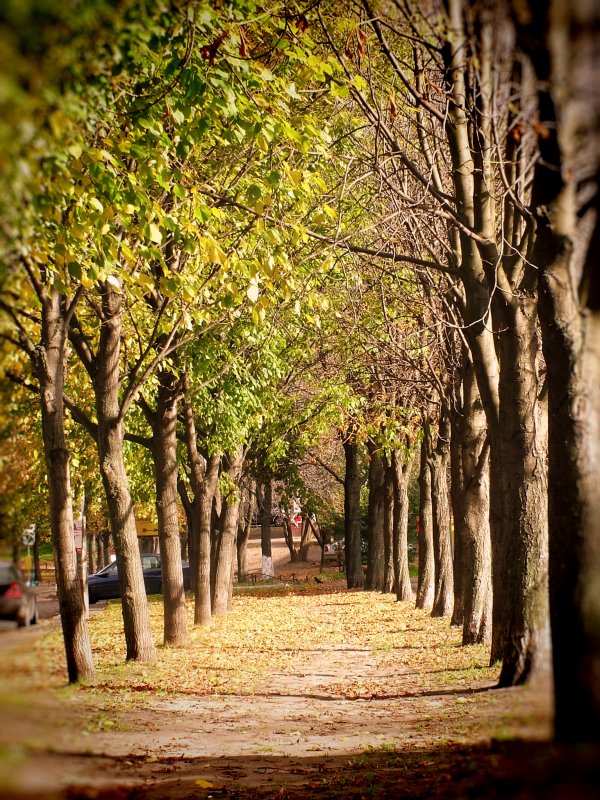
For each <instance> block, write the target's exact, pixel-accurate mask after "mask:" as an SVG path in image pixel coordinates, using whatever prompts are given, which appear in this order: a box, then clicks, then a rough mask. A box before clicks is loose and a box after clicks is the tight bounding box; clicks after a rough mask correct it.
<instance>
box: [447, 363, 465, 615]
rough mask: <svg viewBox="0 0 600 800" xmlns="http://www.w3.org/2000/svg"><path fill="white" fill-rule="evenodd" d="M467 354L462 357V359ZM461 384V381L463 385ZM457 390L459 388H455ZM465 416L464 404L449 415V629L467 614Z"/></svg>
mask: <svg viewBox="0 0 600 800" xmlns="http://www.w3.org/2000/svg"><path fill="white" fill-rule="evenodd" d="M465 356H466V354H464V355H463V359H464V357H465ZM461 383H462V381H461ZM456 388H458V387H456ZM463 416H464V410H463V408H462V404H460V405H459V408H458V409H456V410H455V409H453V410H452V412H451V414H450V503H451V507H452V543H453V545H454V559H453V564H452V570H453V574H454V607H453V609H452V619H451V620H450V625H452V626H461V627H462V625H463V623H464V614H465V608H464V606H465V597H464V595H465V591H466V585H465V581H467V580H468V577H467V575H466V574H465V568H466V564H465V541H464V537H465V534H464V530H463V526H462V525H461V520H462V517H463V499H464V475H463V463H462V442H461V422H462V417H463Z"/></svg>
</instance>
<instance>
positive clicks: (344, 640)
mask: <svg viewBox="0 0 600 800" xmlns="http://www.w3.org/2000/svg"><path fill="white" fill-rule="evenodd" d="M315 588H316V587H315ZM108 619H109V618H108V617H103V615H102V614H99V615H97V616H96V617H95V619H94V620H93V623H92V633H94V626H102V625H105V626H106V625H107V624H108ZM220 625H221V629H220V630H215V629H211V630H210V631H208V632H206V631H204V632H202V633H201V634H199V636H200V638H198V639H197V640H196V642H195V644H194V646H193V648H192V649H193V650H194V649H195V650H197V651H199V650H202V653H203V654H206V657H207V658H208V661H207V665H208V666H206V667H202V669H203V670H205V671H208V672H211V671H212V672H214V671H216V667H215V668H212V667H211V663H214V664H217V663H218V664H220V666H219V667H218V670H219V673H220V674H221V675H222V678H223V683H222V688H221V689H220V690H219V693H215V692H213V693H210V694H205V693H196V692H194V690H193V688H190V686H192V687H193V682H192V683H191V684H190V683H189V682H186V683H185V685H184V682H183V681H182V682H181V683H180V685H179V686H173V687H172V690H169V688H168V684H163V683H161V682H160V681H161V680H162V677H161V674H160V669H161V668H160V666H159V667H158V668H157V670H156V675H154V678H149V679H148V680H150V679H152V680H155V681H156V683H155V689H154V691H148V690H147V688H148V687H147V685H144V686H140V687H139V689H140V691H138V692H137V693H136V691H135V689H136V687H130V689H129V690H128V691H122V690H121V689H119V688H118V687H117V688H114V689H111V688H110V687H107V688H106V690H101V691H98V690H97V689H95V690H78V691H77V690H59V691H57V692H56V691H55V692H47V691H46V692H43V691H39V690H38V691H36V692H35V693H33V694H31V697H32V698H34V699H35V703H34V704H33V705H32V706H30V707H28V708H26V707H24V706H23V705H21V713H20V718H19V719H18V722H17V723H16V724H13V726H12V727H11V728H8V727H7V725H6V724H5V722H6V720H4V719H3V714H6V713H8V714H9V715H11V711H12V712H14V710H15V709H14V707H13V708H12V709H11V707H10V702H9V703H8V705H7V704H5V703H2V708H3V709H4V710H3V711H0V749H2V748H4V751H5V753H6V752H8V753H9V756H10V748H11V746H13V745H11V742H14V741H15V740H16V741H18V742H19V743H20V744H19V748H20V749H19V752H18V758H12V759H11V758H10V757H9V758H8V760H7V759H5V767H6V766H7V765H8V769H6V768H5V770H4V773H2V772H1V771H0V794H2V791H1V790H4V793H3V794H2V796H3V797H5V796H6V797H10V796H11V794H10V792H14V793H16V791H17V789H19V791H20V792H21V795H20V796H23V795H22V792H25V793H26V795H27V796H29V797H36V798H39V800H50V799H51V798H52V800H54V798H63V797H73V796H77V797H90V798H91V797H93V796H94V797H103V792H108V791H110V794H107V795H106V797H107V798H108V797H109V796H110V797H111V798H113V797H120V798H125V797H131V798H133V797H135V798H136V799H137V798H147V800H150V799H152V800H157V799H158V798H163V797H165V798H166V797H169V798H170V799H171V800H178V798H181V800H183V798H189V797H193V798H195V800H197V798H204V797H207V798H208V797H209V796H212V797H217V796H228V797H239V798H242V797H244V798H250V797H259V796H260V797H262V796H270V794H269V791H270V789H269V787H272V790H273V792H279V791H281V792H284V794H280V795H279V796H281V797H285V796H289V797H304V796H306V797H312V796H321V795H318V794H317V790H318V789H319V791H321V790H323V791H331V792H333V794H323V795H322V796H323V797H325V796H327V797H345V796H346V795H345V794H343V791H344V790H343V788H342V786H341V785H340V781H341V783H342V784H343V783H344V780H345V779H346V778H347V779H348V780H349V781H350V783H349V784H348V785H349V786H350V787H351V786H352V785H354V784H356V783H357V781H358V784H357V785H360V782H361V781H363V783H364V781H365V780H367V781H369V780H370V781H371V784H369V785H371V796H376V797H388V796H389V797H393V796H397V795H394V794H393V793H392V794H386V793H385V789H384V788H383V789H381V792H383V793H380V794H377V793H376V792H375V794H373V791H374V789H373V786H374V784H373V780H374V779H373V778H372V777H371V778H368V777H367V778H365V775H367V776H368V775H370V774H371V772H369V770H368V769H367V770H366V769H365V764H367V762H368V763H369V764H371V766H372V764H373V763H375V761H377V763H378V764H379V766H378V767H377V774H378V776H379V777H377V780H378V781H380V782H381V781H383V783H381V785H382V786H385V780H383V779H382V778H381V775H382V774H387V775H388V778H389V776H390V774H391V773H390V772H389V770H390V769H391V770H392V771H394V770H395V771H396V773H399V774H400V773H402V774H404V772H405V771H406V769H407V764H408V763H409V761H410V759H413V760H414V759H415V758H416V759H417V761H416V762H415V764H416V765H417V770H420V773H419V774H421V775H423V774H424V770H425V768H424V767H423V766H419V764H421V762H422V763H423V764H427V763H429V764H433V763H434V761H432V760H431V759H432V758H433V759H434V760H435V759H436V758H438V755H437V754H439V753H442V752H445V753H446V754H448V753H450V751H451V750H452V748H457V747H458V748H468V749H470V750H472V748H473V747H475V748H477V747H483V748H484V749H487V750H489V746H490V742H491V741H492V740H493V739H494V738H496V739H499V738H512V737H514V736H520V737H524V738H526V739H536V738H537V739H539V738H542V739H545V738H547V737H548V736H549V731H550V729H549V722H550V716H549V697H548V691H547V687H542V688H541V689H540V690H538V691H533V690H531V689H515V690H493V689H492V686H493V685H494V676H493V674H492V673H491V672H490V671H489V670H487V669H486V668H485V667H484V666H483V664H482V663H481V652H480V653H475V651H473V650H469V651H465V649H464V648H458V647H457V642H458V633H457V632H456V631H451V630H450V629H449V627H448V623H447V620H439V619H438V620H431V618H430V617H429V616H428V615H427V614H426V613H425V612H422V611H417V610H415V609H414V608H413V607H412V605H411V604H408V603H403V604H398V603H395V602H394V600H393V598H391V597H389V596H385V597H384V596H381V595H376V594H372V593H361V592H358V593H350V592H336V593H331V594H319V595H315V594H313V595H307V596H289V597H270V598H269V597H267V598H265V597H262V596H256V592H255V593H254V596H252V597H244V598H240V599H239V600H237V601H236V602H235V604H234V609H233V611H232V612H231V614H230V616H229V617H227V618H226V619H225V620H221V621H220ZM225 632H227V636H228V638H226V639H225V638H224V634H225ZM474 653H475V655H473V654H474ZM167 655H168V656H169V657H170V658H175V657H176V656H173V655H172V653H167V654H165V656H167ZM223 658H225V660H224V661H223ZM219 659H220V660H219ZM478 659H479V661H478ZM258 662H260V664H262V665H264V664H266V665H267V668H266V669H263V668H262V667H261V668H259V669H257V670H254V669H253V665H254V664H255V663H258ZM169 663H171V662H169ZM224 664H229V665H230V667H229V670H230V674H229V675H228V674H227V672H228V668H227V667H224V666H223V665H224ZM259 666H260V665H259ZM30 668H31V667H30ZM0 669H1V670H2V671H1V672H0V677H5V676H6V674H7V672H6V669H7V665H6V663H5V662H3V661H0ZM198 676H199V677H198V685H199V686H200V684H201V680H200V670H199V671H198ZM188 679H189V676H187V678H186V681H187V680H188ZM132 689H133V691H132ZM12 717H13V719H14V718H15V717H14V713H13V714H12ZM49 721H51V724H49ZM7 734H8V735H7ZM401 757H402V759H404V760H403V761H402V767H399V766H398V764H399V762H398V759H400V758H401ZM449 757H450V756H449V755H447V758H449ZM382 758H383V759H387V761H386V764H387V766H385V767H384V766H383V765H382V764H380V763H379V762H380V760H381V759H382ZM470 758H471V761H472V760H473V759H472V754H471V756H470ZM365 759H366V761H365ZM378 759H379V760H378ZM407 759H408V761H407ZM418 759H421V761H419V760H418ZM410 763H413V762H412V761H410ZM367 766H368V764H367ZM386 769H387V770H388V772H387V773H385V770H386ZM403 770H404V772H403ZM425 771H426V770H425ZM394 774H395V773H394ZM350 776H353V777H352V779H351V780H350ZM389 779H390V780H391V778H389ZM399 779H400V778H399V777H398V775H396V774H395V777H394V785H397V784H398V780H399ZM407 780H408V778H407ZM411 780H413V782H414V780H416V778H415V777H414V776H413V778H412V779H411ZM334 785H335V786H337V788H335V786H334ZM319 787H320V788H319ZM332 787H334V788H332ZM115 791H118V792H119V793H120V794H117V795H115V794H114V792H115ZM390 791H391V790H390ZM74 792H76V794H74ZM215 792H217V794H216V793H215ZM294 792H296V793H297V794H294ZM218 793H220V795H219V794H218ZM265 793H266V794H265ZM285 793H287V794H285ZM14 796H17V795H16V794H14ZM273 796H275V794H274V795H273ZM348 796H349V797H354V796H357V797H360V796H361V795H360V794H358V795H356V794H354V795H352V794H350V795H348Z"/></svg>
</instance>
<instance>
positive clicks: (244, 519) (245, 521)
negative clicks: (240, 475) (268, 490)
mask: <svg viewBox="0 0 600 800" xmlns="http://www.w3.org/2000/svg"><path fill="white" fill-rule="evenodd" d="M245 500H246V502H245V504H244V512H243V513H241V514H240V519H239V521H238V535H237V571H238V581H241V580H242V578H243V576H244V575H245V574H246V553H247V549H248V539H249V538H250V529H251V528H252V519H253V517H254V512H255V511H256V481H254V479H248V487H247V490H246V498H245Z"/></svg>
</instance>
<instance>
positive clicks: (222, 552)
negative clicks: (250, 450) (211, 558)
mask: <svg viewBox="0 0 600 800" xmlns="http://www.w3.org/2000/svg"><path fill="white" fill-rule="evenodd" d="M243 461H244V454H243V450H242V448H241V447H240V448H239V449H238V450H237V451H236V452H235V453H234V454H232V455H230V456H228V457H227V459H226V469H225V475H226V476H227V477H228V478H229V487H228V490H227V494H226V495H225V496H224V498H223V509H222V520H221V530H220V531H219V536H218V539H217V549H216V559H215V581H214V595H213V603H212V611H213V616H217V617H218V616H223V615H225V614H226V613H227V611H228V609H229V604H230V598H231V591H232V584H231V564H232V561H233V557H234V554H235V541H236V533H237V522H238V512H239V506H240V490H239V481H240V478H241V474H242V465H243Z"/></svg>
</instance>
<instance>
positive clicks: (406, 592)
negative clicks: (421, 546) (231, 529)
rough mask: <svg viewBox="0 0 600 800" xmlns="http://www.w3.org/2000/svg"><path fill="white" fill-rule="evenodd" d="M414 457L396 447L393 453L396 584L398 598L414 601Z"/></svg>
mask: <svg viewBox="0 0 600 800" xmlns="http://www.w3.org/2000/svg"><path fill="white" fill-rule="evenodd" d="M411 466H412V458H411V456H410V454H409V453H406V455H405V454H404V453H403V451H402V450H400V449H396V450H394V452H393V453H392V468H393V479H394V512H393V520H394V530H393V540H392V541H393V554H394V586H395V589H396V599H397V600H406V601H412V599H413V591H412V586H411V583H410V573H409V571H408V482H409V479H410V470H411Z"/></svg>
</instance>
